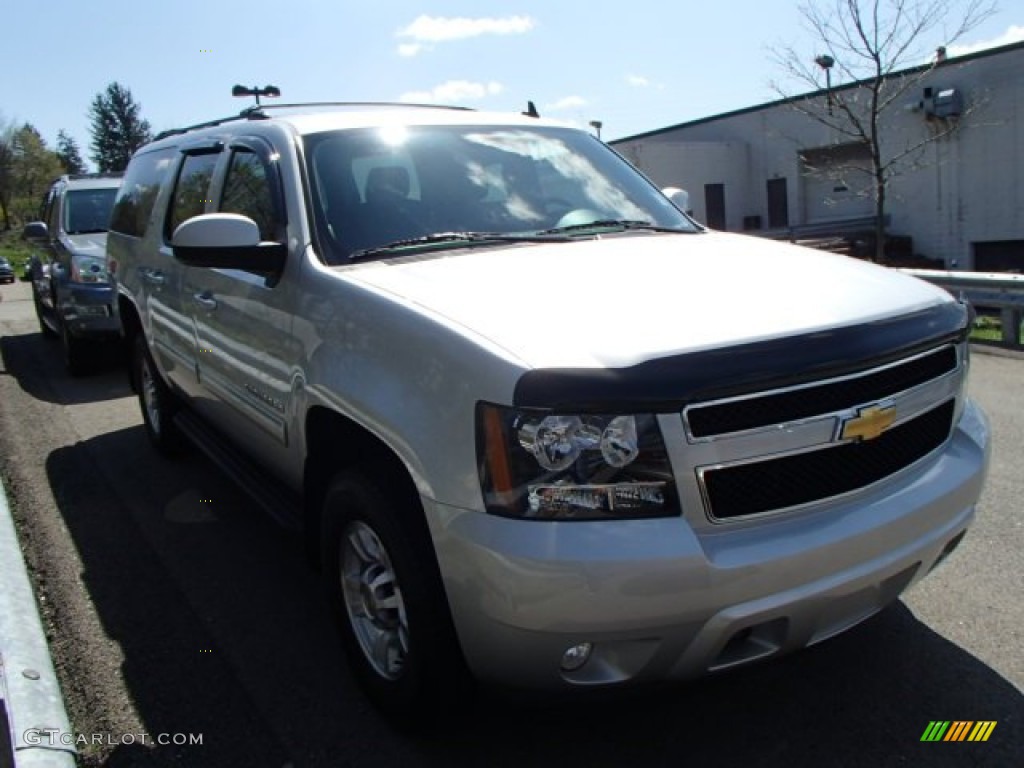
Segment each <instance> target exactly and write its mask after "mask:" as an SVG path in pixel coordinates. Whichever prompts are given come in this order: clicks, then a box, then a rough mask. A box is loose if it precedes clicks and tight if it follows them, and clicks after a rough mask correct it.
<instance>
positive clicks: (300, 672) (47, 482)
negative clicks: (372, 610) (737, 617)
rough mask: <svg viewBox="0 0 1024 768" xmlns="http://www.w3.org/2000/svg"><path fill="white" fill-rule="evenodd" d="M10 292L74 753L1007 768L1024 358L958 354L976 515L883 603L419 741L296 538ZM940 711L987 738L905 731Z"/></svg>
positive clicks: (1022, 707)
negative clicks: (151, 423)
mask: <svg viewBox="0 0 1024 768" xmlns="http://www.w3.org/2000/svg"><path fill="white" fill-rule="evenodd" d="M28 291H29V289H28V286H27V285H26V284H24V283H18V284H16V285H14V286H3V287H0V294H2V299H3V300H2V301H0V473H2V476H3V480H4V483H5V485H6V486H7V491H8V497H9V500H10V503H11V506H12V508H13V512H14V516H15V521H16V524H17V526H18V528H19V534H20V538H21V542H22V549H23V551H24V553H25V557H26V560H27V562H28V565H29V568H30V571H31V575H32V578H33V581H34V584H35V587H36V592H37V597H38V599H39V601H40V605H41V607H42V614H43V618H44V621H45V624H46V628H47V633H48V636H49V640H50V646H51V652H52V655H53V658H54V662H55V664H56V666H57V669H58V673H59V675H60V678H61V683H62V688H63V692H64V697H65V700H66V704H67V709H68V713H69V715H70V718H71V722H72V726H73V728H74V730H75V733H76V734H77V735H81V736H85V737H86V738H87V740H88V741H91V742H95V741H99V742H100V743H98V744H97V743H90V744H88V745H87V746H85V747H84V748H82V749H81V750H80V751H81V758H80V762H81V764H82V765H83V766H100V765H103V766H115V767H116V766H132V767H135V766H197V767H202V768H207V767H209V768H217V767H219V766H247V767H251V768H261V767H262V766H268V768H269V767H273V768H282V767H283V766H291V768H305V767H306V766H386V767H394V768H397V767H398V766H515V767H516V768H523V767H524V766H530V767H531V768H532V767H533V766H559V767H560V768H564V766H567V765H581V766H582V765H585V766H588V768H589V767H592V766H622V765H634V766H675V767H678V766H715V765H722V766H738V765H757V766H967V765H970V766H993V767H998V768H1008V767H1010V766H1016V765H1020V764H1021V755H1024V694H1022V687H1024V600H1022V599H1021V598H1022V584H1024V577H1022V574H1024V516H1022V514H1021V500H1022V499H1024V473H1022V472H1021V466H1022V458H1024V456H1022V453H1024V451H1022V448H1021V446H1024V387H1022V386H1021V383H1022V381H1024V359H1017V358H1010V357H1002V356H995V355H991V354H975V356H974V363H973V371H972V374H971V385H970V386H971V392H972V394H973V395H974V397H976V398H977V399H978V400H979V402H980V403H981V404H982V406H983V408H984V409H985V410H986V411H987V413H988V414H989V417H990V419H991V420H992V423H993V434H994V447H993V461H992V468H991V472H990V477H989V481H988V485H987V488H986V491H985V494H984V496H983V499H982V503H981V506H980V510H979V514H978V519H977V521H976V523H975V525H974V527H973V528H972V530H971V531H970V533H969V534H968V536H967V538H966V540H965V542H964V544H963V545H962V546H961V547H960V548H959V549H958V550H957V552H956V553H954V555H953V556H952V557H951V558H950V559H949V560H948V561H947V563H946V564H945V565H944V566H943V567H942V568H940V569H939V570H938V571H936V572H935V573H934V574H932V575H931V576H930V577H929V579H927V580H926V581H925V582H924V583H922V584H920V585H918V586H917V587H915V588H914V589H913V590H912V591H911V592H910V593H908V594H907V595H905V596H904V598H903V599H902V600H901V601H899V602H898V603H897V604H896V605H894V606H893V607H891V608H890V609H888V610H886V611H884V612H883V613H882V614H880V615H878V616H877V617H875V618H873V619H871V620H869V621H868V622H866V623H865V624H864V625H862V626H860V627H858V628H856V629H854V630H852V631H850V632H848V633H846V634H844V635H842V636H840V637H838V638H836V639H834V640H832V641H829V642H827V643H824V644H822V645H820V646H818V647H815V648H812V649H809V650H807V651H805V652H802V653H799V654H796V655H794V656H791V657H788V658H785V659H782V660H779V661H776V662H772V663H766V664H762V665H759V666H755V667H748V668H746V669H744V670H742V671H738V672H735V673H731V674H728V675H722V676H719V677H716V678H710V679H706V680H701V681H697V682H695V683H691V684H688V685H685V686H673V687H671V688H669V689H665V690H659V691H656V692H655V691H646V692H643V693H642V694H639V695H631V696H629V697H616V698H612V699H601V700H600V701H594V702H589V703H579V702H576V703H566V702H551V701H545V700H533V701H529V702H522V701H517V702H509V701H504V700H491V699H486V700H484V702H482V704H481V705H480V706H479V707H477V709H476V711H475V713H474V714H473V715H472V716H468V717H466V718H465V719H464V720H462V721H460V722H453V723H451V724H450V728H448V729H445V731H444V732H438V733H436V734H433V735H432V736H431V735H428V736H422V735H418V736H413V735H410V734H407V733H403V732H399V731H397V730H395V729H394V728H392V727H391V726H390V725H389V724H388V723H387V722H386V721H385V720H383V719H382V718H381V717H380V716H379V715H378V714H377V713H376V712H375V711H374V710H373V709H372V708H370V706H369V705H368V704H367V702H366V701H365V699H363V697H362V696H361V694H360V693H359V692H358V690H357V689H356V687H355V685H354V683H353V681H352V680H351V678H350V676H349V674H348V672H347V670H346V669H345V666H344V664H343V663H342V661H341V659H340V652H339V640H338V638H337V636H336V633H335V630H334V628H333V626H332V625H331V623H330V621H329V619H328V615H327V610H326V607H325V605H324V603H323V601H322V599H321V597H320V592H319V588H318V585H317V580H316V577H315V576H314V575H313V574H312V573H311V572H310V571H309V570H308V568H307V567H306V564H305V561H304V558H303V553H302V546H301V542H300V541H299V540H298V538H297V537H295V536H294V535H292V534H288V533H285V532H283V531H281V529H279V528H278V527H277V526H276V525H275V524H274V523H273V522H272V521H270V520H268V519H266V518H265V517H263V516H262V515H261V514H259V513H258V512H256V511H254V510H253V509H251V505H250V504H249V503H248V502H247V501H246V498H245V497H244V496H243V495H242V494H241V493H240V492H239V491H238V490H237V489H236V488H234V487H233V486H232V485H231V484H230V483H229V482H228V481H226V480H225V479H224V478H223V477H222V476H221V475H220V474H219V473H218V472H217V470H216V469H215V468H213V467H211V466H209V465H208V464H207V463H206V462H205V461H204V460H203V459H202V458H201V457H199V456H191V457H187V458H185V459H183V460H181V461H175V462H167V461H165V460H161V459H159V458H158V457H157V456H156V455H155V453H154V452H153V451H152V450H151V448H150V446H149V444H148V443H147V441H146V438H145V435H144V433H143V431H142V427H141V422H140V418H139V414H138V406H137V404H136V401H135V399H134V397H133V396H132V395H131V393H130V391H129V388H128V385H127V379H126V376H125V374H124V373H123V372H122V371H121V370H119V369H118V368H117V367H116V365H115V364H114V362H113V361H111V360H108V361H106V362H104V363H103V364H100V365H98V366H97V370H96V371H95V372H94V373H93V374H92V375H90V376H88V377H85V378H81V379H72V378H70V377H69V376H68V375H67V374H66V373H65V372H64V369H63V366H62V364H61V360H60V354H59V346H58V345H57V343H55V342H49V341H46V340H44V339H43V338H42V337H41V335H40V334H39V332H38V329H37V326H36V322H35V318H34V315H33V313H32V304H31V301H30V295H29V292H28ZM3 565H4V567H6V564H3ZM0 578H3V576H2V570H0ZM934 720H971V721H980V720H987V721H995V722H996V727H995V729H994V730H993V731H992V734H991V736H990V738H989V740H988V741H986V742H983V743H922V742H921V741H920V739H921V736H922V734H923V732H924V731H925V729H926V727H927V726H928V724H929V722H930V721H934ZM128 734H132V735H134V736H137V735H148V736H149V737H150V740H151V742H152V740H155V737H156V736H157V735H160V734H175V735H176V734H188V735H195V734H201V737H202V739H201V740H202V743H201V744H195V743H191V744H173V743H171V744H156V743H140V739H138V738H132V740H131V743H126V742H128V739H126V738H124V737H125V735H128ZM95 737H99V738H98V739H97V738H95ZM141 742H146V739H142V740H141Z"/></svg>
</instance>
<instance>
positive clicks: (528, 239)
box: [348, 232, 566, 261]
mask: <svg viewBox="0 0 1024 768" xmlns="http://www.w3.org/2000/svg"><path fill="white" fill-rule="evenodd" d="M559 234H560V233H558V232H532V233H528V234H514V233H507V232H435V233H434V234H432V235H424V236H423V237H410V238H406V239H404V240H393V241H392V242H390V243H384V244H383V245H376V246H374V247H373V248H363V249H362V250H358V251H353V252H352V253H350V254H349V257H348V260H349V261H359V260H361V259H369V258H373V257H374V256H381V255H383V254H386V253H391V252H392V251H398V250H402V249H404V248H416V247H419V246H429V245H435V244H438V243H459V244H466V245H474V244H478V243H550V242H557V241H559V240H565V239H566V238H564V237H558V235H559Z"/></svg>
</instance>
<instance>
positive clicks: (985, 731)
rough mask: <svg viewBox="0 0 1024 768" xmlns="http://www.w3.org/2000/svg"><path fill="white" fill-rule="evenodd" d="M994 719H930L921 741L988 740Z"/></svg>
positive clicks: (993, 725)
mask: <svg viewBox="0 0 1024 768" xmlns="http://www.w3.org/2000/svg"><path fill="white" fill-rule="evenodd" d="M997 722H998V721H996V720H978V721H977V722H975V721H974V720H953V721H949V720H930V721H929V722H928V727H927V728H925V729H924V733H922V734H921V741H988V737H989V736H991V735H992V731H994V730H995V728H996V723H997Z"/></svg>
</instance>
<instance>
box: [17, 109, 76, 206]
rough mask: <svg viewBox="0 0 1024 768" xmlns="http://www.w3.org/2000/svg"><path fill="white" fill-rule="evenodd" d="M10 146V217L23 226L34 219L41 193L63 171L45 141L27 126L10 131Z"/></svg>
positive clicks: (55, 155) (33, 127)
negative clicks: (11, 155) (11, 173)
mask: <svg viewBox="0 0 1024 768" xmlns="http://www.w3.org/2000/svg"><path fill="white" fill-rule="evenodd" d="M11 146H12V150H13V160H12V171H13V195H12V200H11V206H10V208H11V214H12V217H13V218H16V219H18V220H19V221H20V222H22V223H24V222H26V221H30V220H32V219H34V218H36V216H37V215H38V212H39V207H40V202H41V201H42V199H43V193H44V192H46V190H47V189H48V188H49V186H50V184H51V183H52V182H53V180H54V179H55V178H56V177H58V176H60V175H61V173H63V170H64V169H63V166H62V165H61V162H60V158H58V157H57V153H56V152H54V151H53V150H51V149H49V148H48V147H47V146H46V141H45V140H44V139H43V137H42V136H41V135H40V133H39V131H37V130H36V128H35V126H33V125H32V124H31V123H24V124H23V125H22V126H21V128H19V129H18V130H17V131H15V132H14V137H13V141H12V142H11Z"/></svg>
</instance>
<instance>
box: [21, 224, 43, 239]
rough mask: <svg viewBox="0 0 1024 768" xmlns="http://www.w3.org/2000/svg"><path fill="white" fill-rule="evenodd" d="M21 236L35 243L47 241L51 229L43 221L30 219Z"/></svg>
mask: <svg viewBox="0 0 1024 768" xmlns="http://www.w3.org/2000/svg"><path fill="white" fill-rule="evenodd" d="M21 236H22V237H23V238H25V239H26V240H28V241H30V242H33V243H45V242H46V241H47V240H49V239H50V231H49V230H48V229H47V228H46V224H45V223H43V222H41V221H30V222H29V223H28V224H26V225H25V228H24V229H23V230H22V231H21Z"/></svg>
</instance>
